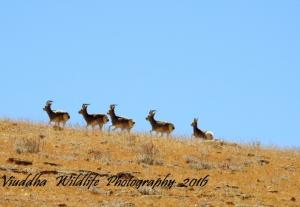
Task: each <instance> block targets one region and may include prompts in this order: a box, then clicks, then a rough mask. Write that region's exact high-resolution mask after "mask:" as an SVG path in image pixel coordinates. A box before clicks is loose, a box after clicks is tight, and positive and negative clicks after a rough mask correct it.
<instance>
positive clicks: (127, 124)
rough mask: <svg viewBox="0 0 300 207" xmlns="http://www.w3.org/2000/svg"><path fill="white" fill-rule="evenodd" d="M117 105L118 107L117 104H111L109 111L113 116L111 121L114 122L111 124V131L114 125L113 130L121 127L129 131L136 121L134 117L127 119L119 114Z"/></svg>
mask: <svg viewBox="0 0 300 207" xmlns="http://www.w3.org/2000/svg"><path fill="white" fill-rule="evenodd" d="M115 107H116V105H115V104H111V105H110V107H109V110H108V112H107V114H108V115H109V116H110V118H111V123H112V125H111V126H109V131H110V129H111V128H112V127H114V128H113V130H116V129H121V131H123V130H127V131H128V132H130V130H131V129H132V127H133V126H134V124H135V122H134V121H133V120H132V119H127V118H124V117H120V116H117V115H116V113H115Z"/></svg>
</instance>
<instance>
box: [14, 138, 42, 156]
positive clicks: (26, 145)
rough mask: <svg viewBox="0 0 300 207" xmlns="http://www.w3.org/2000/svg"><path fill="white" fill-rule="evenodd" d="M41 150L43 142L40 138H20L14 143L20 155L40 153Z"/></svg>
mask: <svg viewBox="0 0 300 207" xmlns="http://www.w3.org/2000/svg"><path fill="white" fill-rule="evenodd" d="M40 148H41V140H40V139H39V138H20V139H16V140H15V143H14V149H15V151H16V152H17V153H18V154H20V153H38V152H40Z"/></svg>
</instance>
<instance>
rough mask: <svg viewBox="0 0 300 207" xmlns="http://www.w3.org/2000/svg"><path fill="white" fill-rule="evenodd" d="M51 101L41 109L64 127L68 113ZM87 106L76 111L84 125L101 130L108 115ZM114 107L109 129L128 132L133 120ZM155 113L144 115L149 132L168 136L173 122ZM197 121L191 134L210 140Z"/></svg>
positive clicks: (209, 133) (211, 137)
mask: <svg viewBox="0 0 300 207" xmlns="http://www.w3.org/2000/svg"><path fill="white" fill-rule="evenodd" d="M52 103H53V101H47V102H46V105H45V107H44V109H43V110H44V111H46V112H47V114H48V116H49V124H51V123H52V122H54V125H55V126H57V127H60V126H61V124H62V126H63V127H64V126H65V125H66V122H67V121H68V120H69V119H70V115H69V114H68V113H67V112H64V111H60V110H52V109H51V105H52ZM88 106H89V104H83V105H82V107H81V109H80V111H79V112H78V113H79V114H81V115H82V116H83V118H84V120H85V121H86V127H89V126H91V127H92V128H93V129H94V128H95V127H96V126H99V128H100V130H102V128H103V125H104V124H106V123H107V122H109V119H108V117H107V116H106V115H105V114H89V113H88V111H87V107H88ZM115 107H116V105H115V104H112V105H110V107H109V110H108V112H107V114H108V115H109V116H110V119H111V123H112V125H111V126H109V131H110V130H111V129H112V130H116V129H120V130H121V131H124V130H126V131H128V133H130V130H131V129H132V128H133V126H134V124H135V122H134V121H133V120H132V119H127V118H124V117H120V116H117V115H116V113H115ZM155 113H156V111H155V110H150V112H149V114H148V116H147V117H146V120H147V121H149V122H150V124H151V127H152V129H151V131H150V134H152V133H153V132H156V133H157V134H158V135H159V134H160V135H161V136H163V135H164V134H166V135H167V137H168V136H169V135H170V134H171V133H172V131H173V130H174V129H175V126H174V124H172V123H168V122H162V121H157V120H155V118H154V116H155ZM197 122H198V119H194V120H193V122H192V124H191V126H192V127H193V136H194V137H196V138H202V139H207V140H212V139H213V133H212V132H210V131H202V130H201V129H199V128H198V124H197Z"/></svg>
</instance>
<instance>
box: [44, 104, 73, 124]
mask: <svg viewBox="0 0 300 207" xmlns="http://www.w3.org/2000/svg"><path fill="white" fill-rule="evenodd" d="M52 103H53V101H47V102H46V105H45V107H44V108H43V110H44V111H46V112H47V114H48V116H49V124H51V123H52V122H54V126H57V127H60V123H62V125H63V127H65V125H66V122H67V121H68V120H69V119H70V115H69V114H68V113H67V112H64V111H61V110H52V109H51V105H52Z"/></svg>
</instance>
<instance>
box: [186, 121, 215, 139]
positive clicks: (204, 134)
mask: <svg viewBox="0 0 300 207" xmlns="http://www.w3.org/2000/svg"><path fill="white" fill-rule="evenodd" d="M191 126H192V127H193V136H194V137H195V138H202V139H206V140H212V139H213V138H214V135H213V133H212V132H210V131H206V132H204V131H202V130H201V129H199V128H198V119H196V118H195V119H194V120H193V122H192V124H191Z"/></svg>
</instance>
